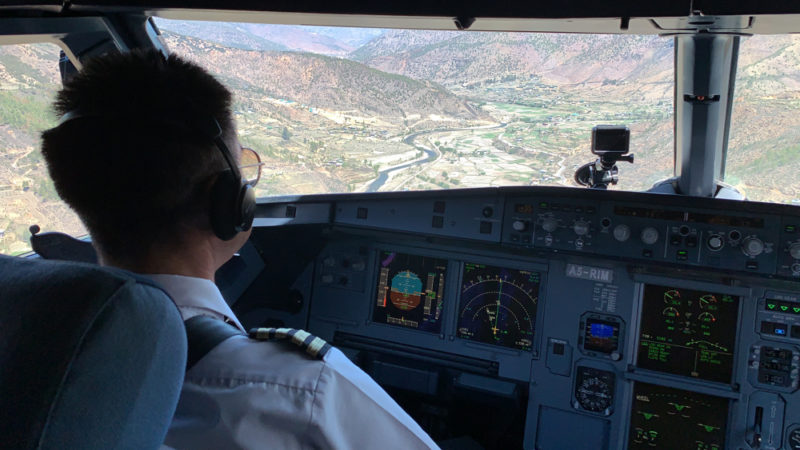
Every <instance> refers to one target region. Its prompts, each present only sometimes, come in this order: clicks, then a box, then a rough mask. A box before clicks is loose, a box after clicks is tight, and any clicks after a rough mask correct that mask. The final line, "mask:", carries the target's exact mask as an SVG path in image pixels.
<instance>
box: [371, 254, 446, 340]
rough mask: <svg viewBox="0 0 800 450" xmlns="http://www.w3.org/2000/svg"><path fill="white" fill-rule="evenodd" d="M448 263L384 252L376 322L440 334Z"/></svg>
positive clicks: (442, 260)
mask: <svg viewBox="0 0 800 450" xmlns="http://www.w3.org/2000/svg"><path fill="white" fill-rule="evenodd" d="M446 272H447V260H444V259H438V258H430V257H427V256H418V255H408V254H405V253H397V252H388V251H381V252H380V254H379V255H378V289H377V294H376V297H377V299H376V303H375V309H374V310H373V313H372V320H373V322H379V323H385V324H389V325H396V326H401V327H407V328H414V329H418V330H422V331H428V332H431V333H439V332H440V330H441V328H442V325H441V317H442V306H443V304H444V280H445V273H446Z"/></svg>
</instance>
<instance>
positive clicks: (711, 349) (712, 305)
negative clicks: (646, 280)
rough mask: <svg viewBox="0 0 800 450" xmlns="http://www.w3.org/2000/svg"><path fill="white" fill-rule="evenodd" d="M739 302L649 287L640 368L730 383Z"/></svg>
mask: <svg viewBox="0 0 800 450" xmlns="http://www.w3.org/2000/svg"><path fill="white" fill-rule="evenodd" d="M738 318H739V297H735V296H732V295H728V294H721V293H716V292H706V291H697V290H692V289H679V288H673V287H668V286H654V285H646V286H645V287H644V296H643V298H642V311H641V315H640V321H641V325H640V330H639V348H638V356H637V360H636V361H637V362H636V364H637V366H638V367H641V368H643V369H650V370H657V371H659V372H665V373H671V374H676V375H683V376H687V377H693V378H700V379H703V380H708V381H716V382H721V383H730V382H731V376H732V373H733V355H734V353H735V348H734V343H735V341H736V325H737V324H738V323H739V322H738Z"/></svg>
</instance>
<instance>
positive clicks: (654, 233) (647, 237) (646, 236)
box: [641, 227, 658, 245]
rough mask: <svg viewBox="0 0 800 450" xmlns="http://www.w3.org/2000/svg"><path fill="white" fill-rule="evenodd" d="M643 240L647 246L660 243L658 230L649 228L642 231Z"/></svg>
mask: <svg viewBox="0 0 800 450" xmlns="http://www.w3.org/2000/svg"><path fill="white" fill-rule="evenodd" d="M641 238H642V242H643V243H644V244H645V245H653V244H655V243H656V242H658V230H656V229H655V228H653V227H647V228H645V229H644V230H642V235H641Z"/></svg>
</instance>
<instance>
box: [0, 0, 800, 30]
mask: <svg viewBox="0 0 800 450" xmlns="http://www.w3.org/2000/svg"><path fill="white" fill-rule="evenodd" d="M62 4H66V5H68V7H67V8H68V10H69V14H75V15H83V14H87V15H88V14H96V13H110V12H129V13H136V12H143V13H145V14H147V15H156V16H160V17H165V18H171V19H194V20H224V21H235V22H263V23H279V24H295V25H327V26H356V27H372V28H420V29H441V30H453V29H456V28H457V27H458V25H457V22H458V20H456V19H460V24H461V25H462V26H463V27H464V28H468V29H469V30H472V31H538V32H562V33H631V34H672V33H681V32H694V31H698V30H707V31H713V32H730V33H746V34H750V33H752V34H776V33H792V32H800V2H759V1H738V2H729V1H722V0H705V1H703V0H684V1H669V0H662V1H652V2H642V1H638V0H625V1H616V2H602V1H601V2H598V1H592V0H575V1H571V2H521V1H506V2H487V1H479V0H465V1H459V2H452V1H444V0H438V1H429V0H407V1H390V2H361V1H355V0H345V1H335V2H330V1H321V0H306V1H299V2H298V1H294V0H292V1H287V0H281V1H259V0H228V1H221V0H202V1H188V0H149V1H136V0H127V1H126V0H117V1H104V0H75V1H71V2H70V1H69V0H67V1H66V2H61V1H39V2H32V1H30V0H28V1H27V2H24V1H21V2H13V1H12V2H3V6H0V16H2V15H14V14H15V13H16V12H20V11H22V10H27V11H28V13H29V12H30V10H31V9H34V10H39V11H41V12H42V13H44V14H46V15H49V14H52V13H57V12H59V11H60V10H61V7H62ZM473 19H474V21H473ZM464 25H466V26H464Z"/></svg>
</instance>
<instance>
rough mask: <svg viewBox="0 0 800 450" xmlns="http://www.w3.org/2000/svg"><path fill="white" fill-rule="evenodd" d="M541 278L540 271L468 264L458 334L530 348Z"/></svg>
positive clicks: (495, 342) (463, 284)
mask: <svg viewBox="0 0 800 450" xmlns="http://www.w3.org/2000/svg"><path fill="white" fill-rule="evenodd" d="M540 280H541V275H540V274H539V273H538V272H530V271H526V270H518V269H506V268H502V267H492V266H487V265H483V264H472V263H466V264H464V272H463V277H462V282H461V296H460V303H459V314H458V337H460V338H462V339H470V340H474V341H479V342H483V343H487V344H494V345H501V346H504V347H511V348H516V349H520V350H530V349H531V348H532V347H533V338H534V333H535V326H536V308H537V305H538V303H539V284H540Z"/></svg>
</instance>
